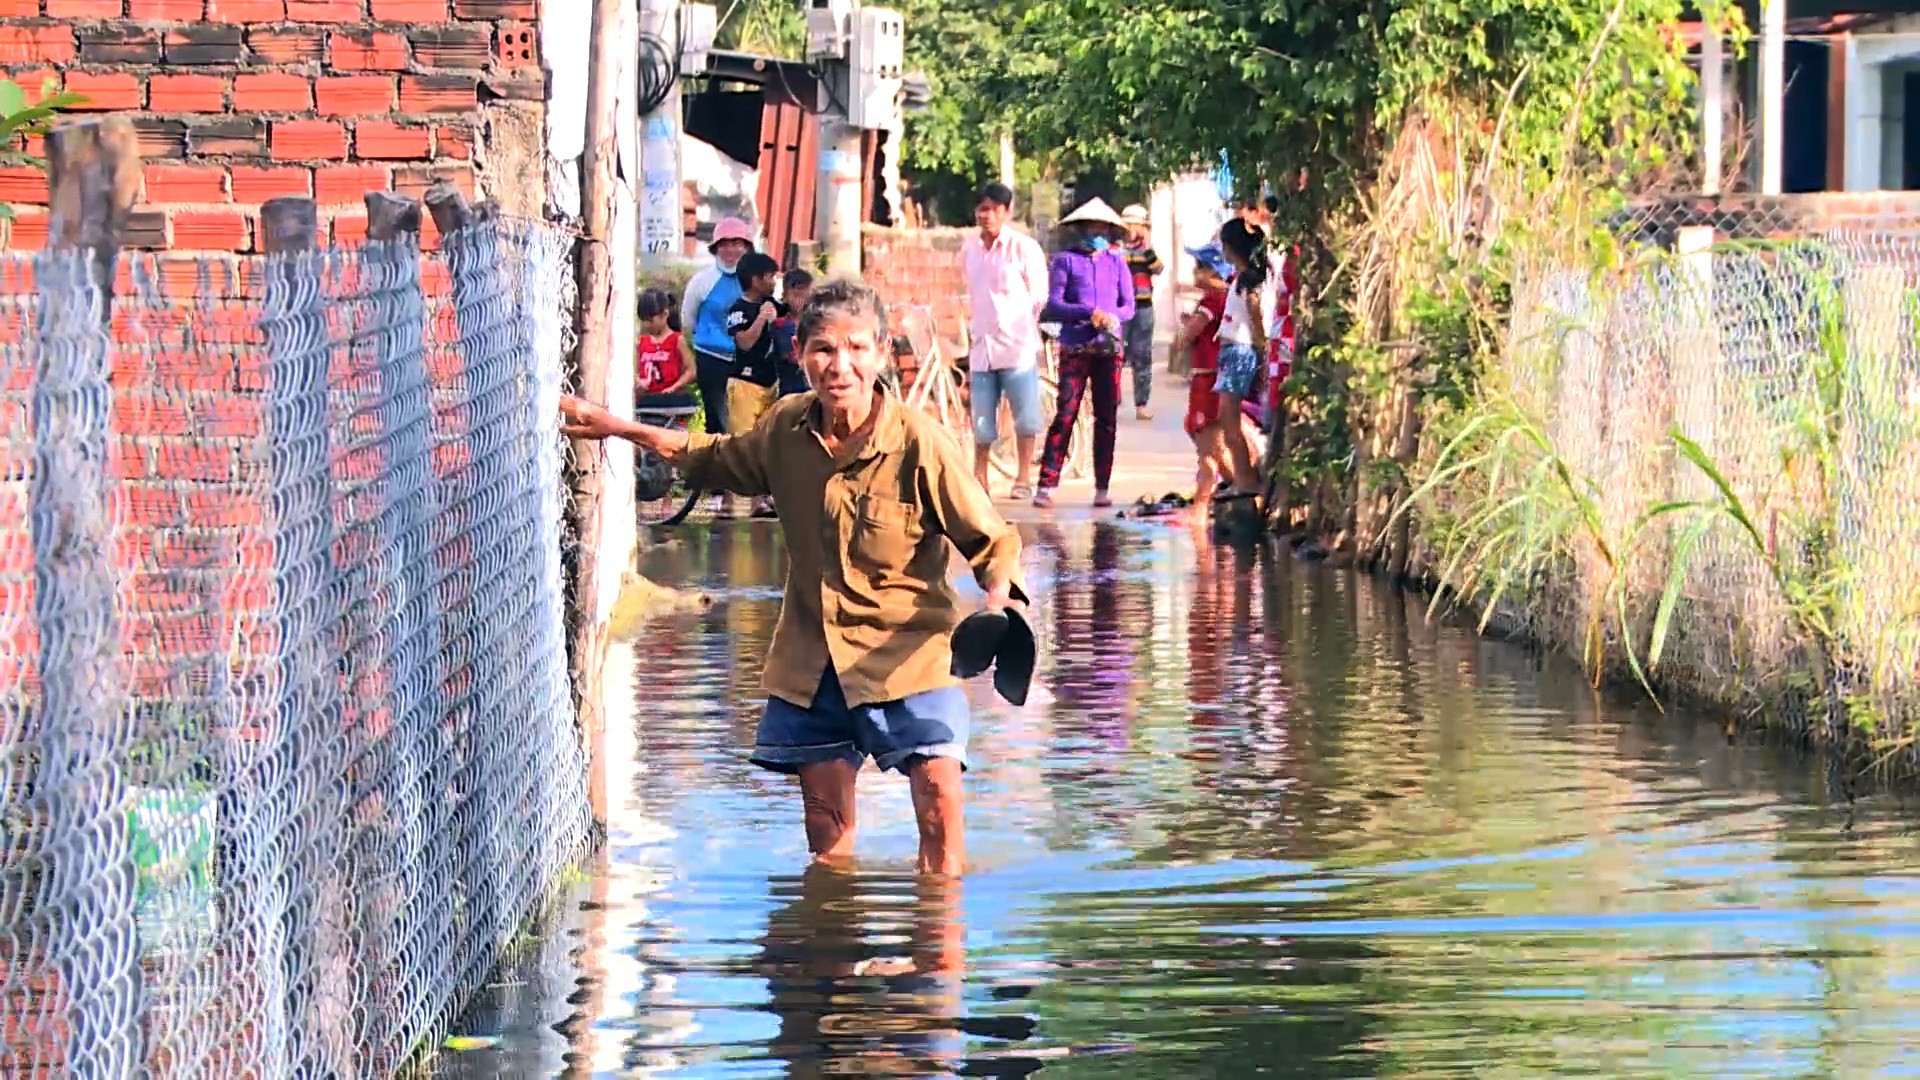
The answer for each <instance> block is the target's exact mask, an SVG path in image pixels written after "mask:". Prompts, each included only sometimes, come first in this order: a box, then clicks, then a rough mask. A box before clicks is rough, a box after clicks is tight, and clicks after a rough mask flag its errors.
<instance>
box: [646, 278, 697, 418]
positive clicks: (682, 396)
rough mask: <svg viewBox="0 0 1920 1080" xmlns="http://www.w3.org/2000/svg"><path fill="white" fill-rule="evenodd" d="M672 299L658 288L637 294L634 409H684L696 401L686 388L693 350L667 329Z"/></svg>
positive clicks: (689, 379) (691, 376)
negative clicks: (638, 298) (638, 321)
mask: <svg viewBox="0 0 1920 1080" xmlns="http://www.w3.org/2000/svg"><path fill="white" fill-rule="evenodd" d="M672 313H673V298H672V297H670V296H668V295H667V294H666V293H665V292H664V291H662V290H660V289H648V290H647V291H645V292H643V293H641V294H640V305H639V314H640V349H639V355H638V356H637V357H636V358H635V364H634V373H635V376H636V380H637V381H636V383H635V385H634V391H633V403H634V408H635V409H636V410H644V409H648V408H654V409H687V408H692V407H693V406H694V405H695V404H696V402H695V401H694V399H693V395H692V394H691V393H688V391H687V388H688V387H690V386H692V385H693V377H694V371H693V347H692V346H691V345H689V344H688V343H687V340H686V339H685V338H683V337H681V336H680V334H679V332H678V331H676V330H674V329H672V328H671V327H670V326H669V320H670V319H671V317H672Z"/></svg>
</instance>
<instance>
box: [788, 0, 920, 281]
mask: <svg viewBox="0 0 1920 1080" xmlns="http://www.w3.org/2000/svg"><path fill="white" fill-rule="evenodd" d="M807 59H808V60H809V61H811V62H812V63H813V64H814V65H815V69H816V70H817V71H818V72H819V79H820V96H821V99H822V101H821V108H820V140H819V145H820V154H819V162H818V166H817V174H816V181H817V182H816V184H815V188H814V213H815V225H816V228H815V235H816V236H817V237H819V240H820V247H821V251H822V253H823V254H824V255H825V256H826V260H827V267H828V269H829V270H831V271H834V272H836V273H850V274H857V273H859V272H860V226H861V224H862V223H863V222H865V221H866V218H867V208H866V207H865V206H862V205H861V200H860V192H861V188H862V183H861V181H862V179H863V174H864V172H865V170H866V158H865V155H864V154H862V153H861V133H862V132H864V131H883V130H886V129H887V128H889V127H892V126H893V124H894V122H895V121H896V120H897V119H898V118H899V115H900V94H901V91H902V89H903V87H904V81H903V78H904V75H905V71H904V70H903V65H904V64H905V62H906V34H905V29H904V24H903V23H902V22H901V19H900V13H899V12H897V11H890V10H888V9H886V8H867V7H861V6H860V4H859V3H858V2H857V0H808V8H807Z"/></svg>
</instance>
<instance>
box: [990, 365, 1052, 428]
mask: <svg viewBox="0 0 1920 1080" xmlns="http://www.w3.org/2000/svg"><path fill="white" fill-rule="evenodd" d="M972 379H973V441H974V442H976V443H981V444H985V445H991V444H992V443H994V442H996V441H998V440H999V438H1000V398H1001V397H1002V396H1005V397H1006V399H1007V404H1008V405H1009V406H1010V407H1012V409H1013V433H1014V434H1015V435H1038V434H1040V429H1041V427H1042V426H1044V424H1045V423H1046V421H1045V419H1044V418H1042V417H1041V415H1040V369H1039V368H1037V367H1026V368H1007V369H1005V370H1002V371H984V370H979V369H976V370H975V371H974V372H973V375H972Z"/></svg>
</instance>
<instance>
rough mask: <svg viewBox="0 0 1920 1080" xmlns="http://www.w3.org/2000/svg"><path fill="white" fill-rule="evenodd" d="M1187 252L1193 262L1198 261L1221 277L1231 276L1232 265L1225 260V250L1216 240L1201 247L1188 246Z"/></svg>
mask: <svg viewBox="0 0 1920 1080" xmlns="http://www.w3.org/2000/svg"><path fill="white" fill-rule="evenodd" d="M1187 254H1189V255H1191V256H1193V261H1194V262H1197V263H1199V264H1200V265H1201V266H1204V267H1206V268H1207V269H1209V270H1211V271H1213V272H1214V273H1216V274H1218V275H1220V276H1221V277H1222V278H1231V277H1232V276H1233V265H1232V264H1231V263H1229V262H1227V253H1226V250H1225V249H1224V248H1222V247H1221V246H1220V245H1219V243H1218V242H1215V243H1212V244H1207V245H1205V246H1203V247H1197V248H1188V249H1187Z"/></svg>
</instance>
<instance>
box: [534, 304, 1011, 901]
mask: <svg viewBox="0 0 1920 1080" xmlns="http://www.w3.org/2000/svg"><path fill="white" fill-rule="evenodd" d="M797 341H798V346H799V351H800V362H801V365H802V366H803V367H804V368H805V369H806V374H807V378H808V380H809V381H810V382H811V383H812V386H813V390H812V392H809V393H804V394H795V395H793V396H791V397H787V398H782V399H781V400H780V401H779V403H778V404H776V405H775V406H774V407H773V408H772V410H770V411H769V412H768V414H767V416H766V418H765V419H763V420H762V421H761V422H760V424H759V425H757V426H756V427H755V428H754V429H753V430H751V431H747V432H736V433H733V434H728V435H690V434H688V433H686V432H682V431H671V430H667V429H664V428H656V427H650V426H647V425H645V424H639V423H635V422H633V421H631V420H623V419H620V418H618V417H615V416H613V415H612V414H610V413H608V412H607V411H606V410H605V409H602V408H600V407H599V406H596V405H592V404H589V403H587V402H585V401H581V400H579V399H577V398H563V399H561V403H560V408H561V411H562V413H563V414H564V416H565V426H564V430H565V432H566V433H567V434H568V435H571V436H573V437H574V438H581V439H600V438H607V437H616V438H623V439H628V440H631V441H632V442H635V443H638V444H639V445H641V446H645V447H647V448H648V449H650V450H652V451H654V452H655V453H657V454H660V455H661V456H662V457H665V458H666V459H667V460H668V461H671V462H673V463H674V464H675V465H677V466H678V467H679V468H680V469H681V470H682V471H683V472H684V473H686V475H687V480H688V483H689V484H690V485H691V486H692V487H694V488H697V489H704V490H709V491H712V490H724V491H731V492H733V493H735V494H738V495H751V496H760V495H771V496H772V497H773V502H774V506H775V508H776V509H777V511H778V514H779V518H780V528H781V531H782V533H783V534H784V535H785V537H786V542H787V553H788V562H787V581H786V597H785V600H784V602H783V603H782V605H781V608H780V622H779V626H778V627H777V628H776V629H775V631H774V635H773V644H772V646H771V648H770V649H769V650H768V654H767V663H766V674H765V679H764V681H765V686H766V690H767V693H768V695H769V697H768V700H767V707H766V712H765V714H764V715H763V716H762V717H761V720H760V728H759V732H758V733H757V735H756V736H755V740H754V743H755V745H754V749H753V762H754V763H755V764H757V765H760V766H762V767H764V768H767V769H772V770H774V771H775V772H782V773H792V774H797V775H798V776H799V778H800V795H801V799H802V803H803V808H804V812H805V817H806V828H807V846H808V848H809V849H810V850H811V851H812V852H813V854H814V857H815V858H816V859H817V860H834V859H838V858H841V857H844V856H847V855H850V854H852V851H853V836H854V783H855V779H856V778H857V776H858V775H859V770H860V766H861V764H862V763H863V762H864V761H865V760H866V759H867V758H868V757H872V758H873V759H874V763H875V764H876V765H878V766H879V767H880V768H881V769H894V770H897V771H900V772H904V773H905V774H906V775H907V777H908V779H909V781H910V782H911V786H912V790H913V809H914V815H915V817H916V818H917V819H918V822H919V826H920V869H921V870H922V871H923V872H930V873H939V874H952V875H957V874H959V873H960V872H961V869H962V865H963V861H964V860H963V847H964V845H963V839H962V813H963V801H962V794H961V782H960V777H961V772H962V770H964V769H965V767H966V745H967V730H968V708H967V699H966V694H965V692H964V691H962V690H961V688H960V687H959V685H958V684H957V681H956V680H955V678H954V677H953V675H952V672H951V669H952V663H953V641H952V637H953V629H954V626H955V625H956V623H957V622H958V621H959V611H958V609H959V598H958V596H957V594H956V593H955V591H954V589H953V586H952V585H951V584H950V583H949V582H948V580H947V567H948V560H949V554H948V544H949V543H951V544H952V546H953V547H955V548H957V549H959V551H960V553H961V554H962V555H963V556H965V558H966V560H967V562H968V564H969V565H970V566H971V567H972V568H973V575H974V578H975V579H976V580H977V581H978V582H979V583H980V586H981V587H982V588H984V589H985V590H986V592H987V607H988V609H990V610H1000V609H1005V608H1013V607H1018V606H1019V605H1022V604H1024V603H1025V601H1026V597H1025V595H1024V594H1023V593H1022V592H1021V590H1020V587H1019V585H1018V583H1017V581H1016V579H1017V577H1018V576H1019V563H1020V539H1019V537H1018V535H1017V534H1015V532H1014V531H1013V529H1012V527H1010V526H1009V525H1008V524H1007V523H1006V522H1005V521H1004V520H1003V519H1002V518H1001V517H1000V515H999V513H998V512H996V511H995V510H994V508H993V504H992V502H991V501H989V499H988V498H987V494H986V492H984V491H982V490H981V488H980V485H979V483H978V482H976V481H975V480H974V478H973V471H972V465H971V463H970V462H968V461H967V460H966V458H965V456H964V455H963V454H962V452H961V449H960V446H959V444H958V443H956V442H955V441H954V440H953V437H952V436H951V435H949V434H947V433H946V432H945V431H944V430H942V429H941V428H939V427H937V426H936V425H935V423H934V422H933V421H931V420H929V419H928V418H927V417H926V416H925V415H923V414H921V413H920V412H918V411H915V410H911V409H908V408H906V407H904V406H903V405H902V404H901V403H900V400H899V399H898V398H897V397H896V396H895V395H894V394H893V393H892V392H890V391H888V390H887V389H885V388H884V387H883V386H881V385H880V384H879V381H878V380H879V376H880V373H881V371H882V370H883V369H884V368H885V367H886V364H887V358H888V349H887V344H888V342H889V339H888V337H887V335H886V316H885V314H884V312H883V309H882V307H881V304H880V297H879V295H878V294H877V293H875V292H874V291H873V289H871V288H869V287H868V286H866V285H865V284H862V283H860V282H857V281H836V282H830V283H828V284H826V285H824V286H822V287H821V288H820V289H819V290H817V291H816V292H815V293H814V294H813V298H812V301H811V302H810V303H809V304H808V305H807V309H806V311H805V312H804V313H802V315H801V316H800V325H799V333H798V335H797Z"/></svg>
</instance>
